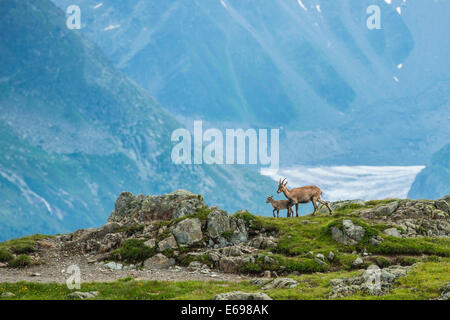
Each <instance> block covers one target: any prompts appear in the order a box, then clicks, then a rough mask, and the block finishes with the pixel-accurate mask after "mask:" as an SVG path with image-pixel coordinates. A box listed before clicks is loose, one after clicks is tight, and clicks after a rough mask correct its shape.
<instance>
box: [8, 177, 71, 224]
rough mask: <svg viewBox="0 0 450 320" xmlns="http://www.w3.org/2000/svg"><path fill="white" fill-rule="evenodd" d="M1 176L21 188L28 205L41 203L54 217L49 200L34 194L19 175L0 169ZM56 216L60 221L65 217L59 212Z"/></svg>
mask: <svg viewBox="0 0 450 320" xmlns="http://www.w3.org/2000/svg"><path fill="white" fill-rule="evenodd" d="M0 176H2V177H3V178H5V179H6V180H8V181H9V182H11V183H12V184H14V185H15V186H16V187H18V188H19V190H20V192H21V193H22V194H23V196H24V197H25V199H27V201H28V203H29V204H31V205H35V204H36V203H41V204H43V205H44V207H45V208H46V209H47V211H48V212H49V213H50V214H51V215H53V213H54V212H53V209H52V207H51V206H50V204H49V203H48V201H47V200H45V199H44V198H43V197H41V196H40V195H38V194H37V193H36V192H34V191H33V190H31V189H30V187H29V186H28V184H27V183H26V182H25V180H23V179H22V178H21V177H19V176H18V175H17V174H15V173H13V172H7V171H6V170H5V171H4V170H1V169H0ZM56 216H57V217H58V219H60V220H62V218H63V216H62V214H61V213H60V212H59V211H57V212H56Z"/></svg>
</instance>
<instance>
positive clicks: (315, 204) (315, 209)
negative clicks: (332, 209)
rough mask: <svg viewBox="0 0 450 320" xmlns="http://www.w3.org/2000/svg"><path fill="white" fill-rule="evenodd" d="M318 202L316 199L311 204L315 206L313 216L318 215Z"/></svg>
mask: <svg viewBox="0 0 450 320" xmlns="http://www.w3.org/2000/svg"><path fill="white" fill-rule="evenodd" d="M316 201H317V200H316V199H314V198H313V199H312V200H311V202H312V204H313V206H314V211H313V213H312V215H313V216H315V215H316V211H317V203H316Z"/></svg>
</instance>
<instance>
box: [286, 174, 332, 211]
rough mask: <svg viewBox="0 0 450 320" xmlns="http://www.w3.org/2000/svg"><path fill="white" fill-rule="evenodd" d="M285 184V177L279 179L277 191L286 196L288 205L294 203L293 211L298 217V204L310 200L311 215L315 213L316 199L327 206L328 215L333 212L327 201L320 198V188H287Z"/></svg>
mask: <svg viewBox="0 0 450 320" xmlns="http://www.w3.org/2000/svg"><path fill="white" fill-rule="evenodd" d="M286 185H287V180H286V178H284V179H283V180H281V179H280V181H279V182H278V190H277V193H280V192H283V193H284V195H285V196H286V198H288V200H289V201H290V202H291V204H290V205H291V206H292V205H294V204H295V213H296V215H297V217H298V204H299V203H308V202H310V201H311V202H312V204H313V206H314V212H313V213H312V214H313V215H315V214H316V210H317V203H316V202H317V201H318V202H320V203H321V204H323V205H325V206H326V207H327V208H328V211H330V215H332V214H333V213H332V211H331V208H330V205H329V204H328V202H326V201H323V200H322V198H321V196H322V190H320V188H318V187H316V186H306V187H301V188H293V189H288V188H287V187H286Z"/></svg>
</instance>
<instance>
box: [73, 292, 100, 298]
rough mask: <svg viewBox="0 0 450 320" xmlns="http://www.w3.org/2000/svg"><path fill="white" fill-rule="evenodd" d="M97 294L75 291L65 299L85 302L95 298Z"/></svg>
mask: <svg viewBox="0 0 450 320" xmlns="http://www.w3.org/2000/svg"><path fill="white" fill-rule="evenodd" d="M98 294H99V292H98V291H89V292H82V291H75V292H72V293H69V294H68V295H67V298H70V299H80V300H85V299H92V298H95V297H96V296H98Z"/></svg>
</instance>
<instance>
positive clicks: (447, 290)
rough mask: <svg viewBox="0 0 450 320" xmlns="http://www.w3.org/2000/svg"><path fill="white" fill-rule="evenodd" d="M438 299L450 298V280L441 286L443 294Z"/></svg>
mask: <svg viewBox="0 0 450 320" xmlns="http://www.w3.org/2000/svg"><path fill="white" fill-rule="evenodd" d="M436 300H450V282H449V283H447V284H446V285H445V286H444V287H442V288H441V295H440V296H439V297H438V298H436Z"/></svg>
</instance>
